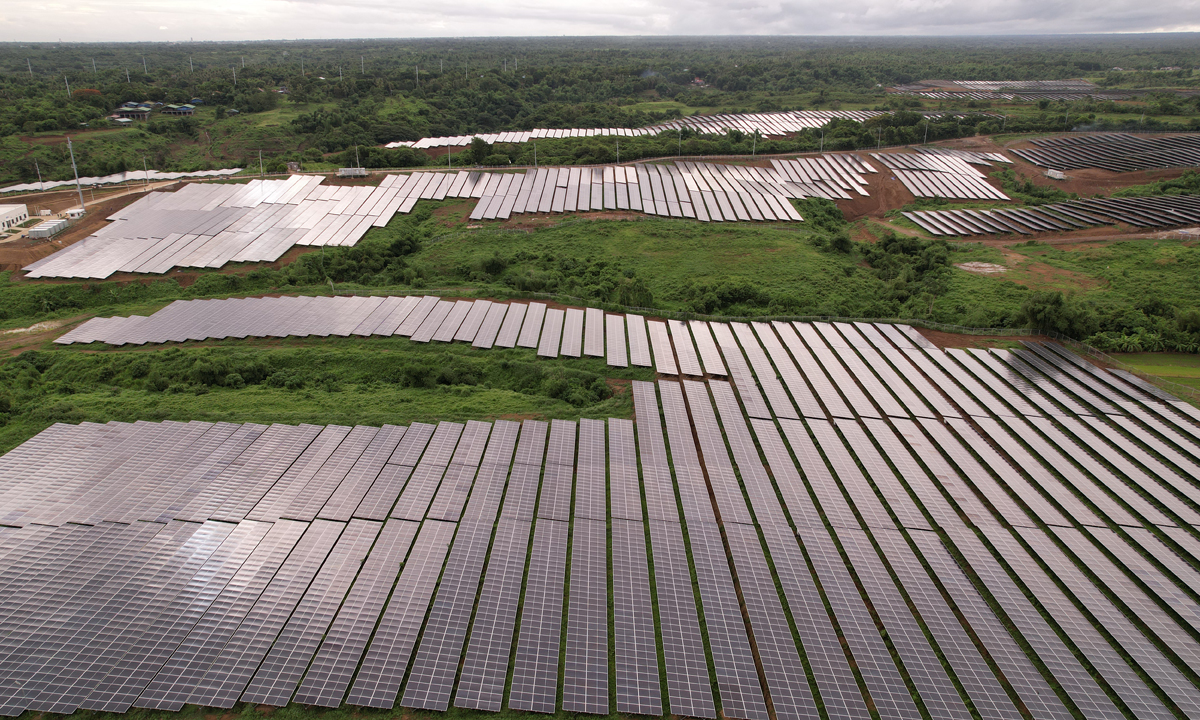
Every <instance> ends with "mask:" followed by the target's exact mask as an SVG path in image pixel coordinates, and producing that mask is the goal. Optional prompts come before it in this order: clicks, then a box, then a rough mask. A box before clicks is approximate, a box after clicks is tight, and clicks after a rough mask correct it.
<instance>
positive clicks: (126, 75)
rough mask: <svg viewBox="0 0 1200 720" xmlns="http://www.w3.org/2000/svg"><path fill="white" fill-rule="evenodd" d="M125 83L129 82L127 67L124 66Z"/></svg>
mask: <svg viewBox="0 0 1200 720" xmlns="http://www.w3.org/2000/svg"><path fill="white" fill-rule="evenodd" d="M125 84H126V85H128V84H129V68H125Z"/></svg>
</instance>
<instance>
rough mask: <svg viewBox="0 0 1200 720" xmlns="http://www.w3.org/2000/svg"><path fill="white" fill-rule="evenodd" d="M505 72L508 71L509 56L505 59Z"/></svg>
mask: <svg viewBox="0 0 1200 720" xmlns="http://www.w3.org/2000/svg"><path fill="white" fill-rule="evenodd" d="M504 72H505V73H506V74H507V73H508V59H507V58H506V59H505V60H504Z"/></svg>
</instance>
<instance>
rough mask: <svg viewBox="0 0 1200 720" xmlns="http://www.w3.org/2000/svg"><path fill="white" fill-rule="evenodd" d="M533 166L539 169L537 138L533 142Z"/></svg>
mask: <svg viewBox="0 0 1200 720" xmlns="http://www.w3.org/2000/svg"><path fill="white" fill-rule="evenodd" d="M533 167H534V169H535V170H536V169H537V141H536V140H535V141H534V143H533Z"/></svg>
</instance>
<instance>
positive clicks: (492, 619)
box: [454, 516, 565, 712]
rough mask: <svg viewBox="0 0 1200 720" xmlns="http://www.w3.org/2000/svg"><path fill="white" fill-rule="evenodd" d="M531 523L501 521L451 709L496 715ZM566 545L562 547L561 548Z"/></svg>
mask: <svg viewBox="0 0 1200 720" xmlns="http://www.w3.org/2000/svg"><path fill="white" fill-rule="evenodd" d="M529 535H530V523H529V521H528V520H515V519H511V518H507V517H504V516H501V518H500V522H499V524H498V525H497V526H496V538H495V540H494V541H493V543H492V553H491V556H490V559H489V560H488V567H487V575H486V577H485V578H484V582H483V590H482V591H481V592H480V595H479V606H478V609H477V610H476V612H475V621H474V623H473V625H472V631H471V642H470V643H469V644H468V645H467V652H466V655H465V657H464V659H463V665H462V675H461V677H460V678H459V681H458V692H457V693H456V694H455V696H454V705H455V707H465V708H474V709H476V710H490V711H492V712H498V711H499V710H500V707H501V703H502V702H503V700H504V681H505V678H506V676H507V675H508V659H509V655H510V653H511V650H512V639H513V628H514V626H515V625H516V621H517V603H518V601H519V599H520V596H521V580H522V575H523V574H524V572H525V559H526V556H527V550H528V548H529ZM564 545H565V543H564Z"/></svg>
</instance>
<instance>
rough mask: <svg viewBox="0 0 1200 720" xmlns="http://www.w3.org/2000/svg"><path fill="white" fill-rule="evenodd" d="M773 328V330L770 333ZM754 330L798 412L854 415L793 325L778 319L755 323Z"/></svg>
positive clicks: (821, 415) (815, 414) (820, 415)
mask: <svg viewBox="0 0 1200 720" xmlns="http://www.w3.org/2000/svg"><path fill="white" fill-rule="evenodd" d="M772 328H773V329H774V332H772ZM754 331H755V332H756V333H757V334H758V337H759V339H760V340H762V342H763V345H764V346H765V347H766V348H767V352H768V353H770V354H771V359H772V360H773V361H774V363H775V367H776V368H778V369H779V374H780V377H782V378H783V381H784V383H785V384H786V385H787V388H788V392H790V393H791V394H792V399H793V400H794V401H795V402H796V406H797V407H798V408H799V409H800V414H801V415H803V416H804V417H817V418H824V417H827V416H828V415H832V416H834V417H844V418H852V417H854V414H853V413H851V412H850V408H849V407H847V406H846V403H845V402H843V401H842V397H841V396H840V395H838V393H837V390H836V389H835V388H834V386H833V383H832V382H830V380H829V376H828V375H826V374H825V371H824V370H823V369H822V368H821V365H820V364H819V363H817V360H816V358H814V357H813V355H812V353H811V352H809V350H808V348H807V347H805V346H804V343H803V342H801V340H800V336H799V335H797V334H796V331H795V328H793V327H792V326H791V325H788V324H787V323H780V322H774V323H771V325H770V326H768V325H767V324H766V323H754ZM776 333H778V337H779V338H782V339H783V345H781V344H780V343H779V339H777V338H776ZM784 345H786V346H787V350H785V349H784ZM789 352H790V353H791V355H790V356H789V355H788V353H789ZM797 367H799V371H796V368H797ZM785 368H786V371H785ZM805 378H807V380H808V382H809V383H812V387H813V390H809V389H808V384H806V383H805V381H804V380H805ZM813 391H815V392H816V397H819V398H820V399H821V403H822V404H823V405H824V406H825V410H828V413H826V412H825V410H822V409H821V406H820V405H818V404H817V400H816V397H813Z"/></svg>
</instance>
